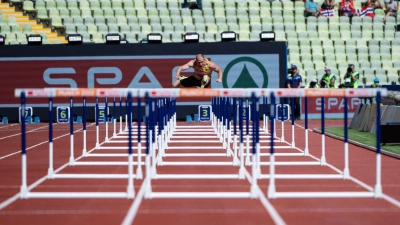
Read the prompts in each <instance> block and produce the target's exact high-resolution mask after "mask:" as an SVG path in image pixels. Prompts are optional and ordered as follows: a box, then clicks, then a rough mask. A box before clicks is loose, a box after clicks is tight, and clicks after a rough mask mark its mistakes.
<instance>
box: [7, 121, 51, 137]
mask: <svg viewBox="0 0 400 225" xmlns="http://www.w3.org/2000/svg"><path fill="white" fill-rule="evenodd" d="M48 126H49V125H46V126H42V127H38V128H35V129H33V130H30V131H27V132H26V133H31V132H33V131H36V130H39V129H42V128H45V127H48ZM18 135H21V133H18V134H12V135H9V136H5V137H2V138H0V140H3V139H6V138H10V137H14V136H18Z"/></svg>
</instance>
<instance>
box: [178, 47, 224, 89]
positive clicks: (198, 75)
mask: <svg viewBox="0 0 400 225" xmlns="http://www.w3.org/2000/svg"><path fill="white" fill-rule="evenodd" d="M190 67H193V69H194V74H193V75H192V76H190V77H185V76H181V71H182V70H187V69H189V68H190ZM212 71H215V72H217V73H218V79H217V82H219V83H221V82H222V70H221V69H220V68H219V67H218V66H217V64H215V63H214V62H211V61H210V60H208V59H207V58H205V57H204V56H203V55H202V54H198V55H197V56H196V59H192V60H190V61H189V62H188V63H186V64H185V65H183V66H181V67H179V68H178V70H177V71H176V74H175V78H176V79H177V80H176V81H175V82H174V83H173V84H172V86H173V87H174V88H176V87H179V86H183V87H200V88H207V87H208V86H210V81H211V73H212Z"/></svg>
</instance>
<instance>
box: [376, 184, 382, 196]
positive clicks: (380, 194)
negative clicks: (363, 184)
mask: <svg viewBox="0 0 400 225" xmlns="http://www.w3.org/2000/svg"><path fill="white" fill-rule="evenodd" d="M382 195H383V193H382V185H380V184H377V185H375V190H374V198H382Z"/></svg>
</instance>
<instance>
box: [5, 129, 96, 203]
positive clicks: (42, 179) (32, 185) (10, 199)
mask: <svg viewBox="0 0 400 225" xmlns="http://www.w3.org/2000/svg"><path fill="white" fill-rule="evenodd" d="M93 124H94V123H93ZM93 124H90V125H89V126H92V125H93ZM103 143H104V142H102V143H101V144H103ZM94 150H96V148H92V149H91V150H90V151H88V153H90V152H92V151H94ZM83 157H84V156H82V155H81V156H79V157H78V158H76V159H75V161H78V160H79V159H81V158H83ZM67 166H69V162H68V163H65V164H64V165H62V166H60V167H59V168H58V169H56V170H55V171H54V173H58V172H60V171H61V170H62V169H64V168H65V167H67ZM47 179H48V178H47V175H45V176H43V177H42V178H40V179H39V180H37V181H36V182H34V183H33V184H31V185H29V186H28V190H29V191H30V190H32V189H33V188H35V187H36V186H38V185H39V184H40V183H42V182H44V181H45V180H47ZM19 195H20V193H17V194H15V195H14V196H12V197H10V198H9V199H7V200H5V201H4V202H2V203H0V210H2V209H4V208H5V207H7V206H8V205H10V204H11V203H13V202H15V201H16V200H18V199H19Z"/></svg>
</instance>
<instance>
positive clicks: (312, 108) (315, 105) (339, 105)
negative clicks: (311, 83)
mask: <svg viewBox="0 0 400 225" xmlns="http://www.w3.org/2000/svg"><path fill="white" fill-rule="evenodd" d="M301 101H302V102H301V105H302V107H301V112H302V116H303V117H304V113H305V108H304V105H305V103H304V98H302V100H301ZM324 102H325V104H324V113H325V114H326V117H327V118H342V117H343V115H344V114H343V113H344V99H343V98H337V97H326V98H325V99H324ZM361 104H362V100H361V99H360V98H349V99H348V105H347V106H348V115H349V117H352V115H353V114H354V112H355V111H356V110H357V107H358V106H359V105H361ZM321 110H322V101H321V98H308V114H309V115H310V118H320V117H321Z"/></svg>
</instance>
